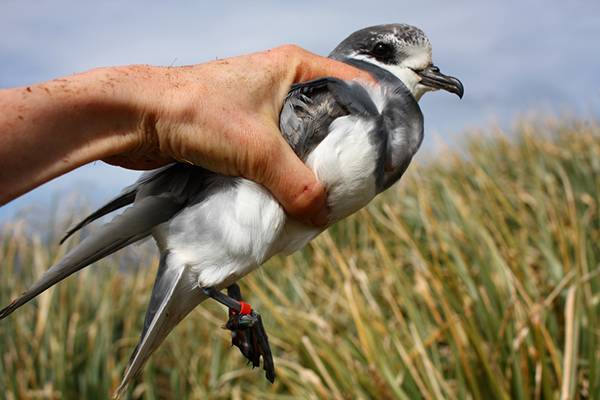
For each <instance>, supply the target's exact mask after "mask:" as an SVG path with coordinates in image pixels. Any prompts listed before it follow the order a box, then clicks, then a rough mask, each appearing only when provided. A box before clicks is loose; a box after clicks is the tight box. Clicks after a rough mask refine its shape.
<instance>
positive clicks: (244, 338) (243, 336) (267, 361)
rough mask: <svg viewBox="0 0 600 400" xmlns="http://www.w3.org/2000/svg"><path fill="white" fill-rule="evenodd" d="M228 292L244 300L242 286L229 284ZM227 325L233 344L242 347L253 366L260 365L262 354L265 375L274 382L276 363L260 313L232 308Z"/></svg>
mask: <svg viewBox="0 0 600 400" xmlns="http://www.w3.org/2000/svg"><path fill="white" fill-rule="evenodd" d="M227 294H228V295H229V296H230V297H231V298H233V299H235V300H237V301H240V302H241V301H242V296H241V292H240V288H239V286H237V285H231V286H229V287H228V288H227ZM225 327H226V328H227V329H229V330H230V331H231V344H232V345H234V346H236V347H237V348H238V349H240V352H241V353H242V355H243V356H244V357H246V358H247V359H248V360H249V361H250V362H251V363H252V367H253V368H254V367H258V366H259V365H260V357H261V356H262V359H263V369H264V370H265V375H266V377H267V379H268V380H269V382H271V383H273V382H274V381H275V365H274V363H273V355H272V353H271V347H270V346H269V338H268V336H267V332H266V331H265V327H264V325H263V323H262V318H261V316H260V314H258V313H257V312H255V311H253V310H252V311H251V312H250V313H249V314H240V313H238V312H237V311H236V310H233V309H231V308H230V309H229V320H228V321H227V323H226V324H225Z"/></svg>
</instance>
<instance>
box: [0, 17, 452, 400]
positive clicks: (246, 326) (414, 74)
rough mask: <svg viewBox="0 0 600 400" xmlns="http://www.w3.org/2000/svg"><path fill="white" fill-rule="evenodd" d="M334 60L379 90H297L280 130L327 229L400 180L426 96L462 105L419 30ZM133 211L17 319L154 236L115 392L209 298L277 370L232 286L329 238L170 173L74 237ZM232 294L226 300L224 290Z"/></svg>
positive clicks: (235, 185)
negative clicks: (313, 189) (138, 315)
mask: <svg viewBox="0 0 600 400" xmlns="http://www.w3.org/2000/svg"><path fill="white" fill-rule="evenodd" d="M329 57H331V58H333V59H336V60H339V61H342V62H345V63H348V64H351V65H353V66H355V67H358V68H361V69H363V70H366V71H368V72H369V73H370V74H371V75H372V76H373V78H374V80H375V83H373V82H363V81H358V80H354V81H343V80H340V79H336V78H331V77H329V78H323V79H317V80H314V81H310V82H305V83H300V84H297V85H294V86H293V87H292V88H291V91H290V92H289V95H288V96H287V98H286V100H285V103H284V105H283V109H282V111H281V114H280V128H281V132H282V134H283V135H284V137H285V139H286V140H287V141H288V143H289V144H290V146H291V147H292V148H293V149H294V151H295V152H296V154H297V155H298V156H299V157H300V158H301V159H302V160H303V161H304V162H305V163H306V164H307V165H308V166H309V167H310V168H312V170H313V171H314V173H315V175H316V176H317V178H318V179H319V181H320V182H321V183H322V184H324V186H325V187H326V189H327V193H328V197H327V204H328V207H329V209H330V216H329V218H330V219H329V225H331V224H334V223H335V222H337V221H339V220H341V219H343V218H345V217H347V216H348V215H350V214H352V213H354V212H356V211H357V210H359V209H360V208H362V207H364V206H365V205H367V203H369V202H370V201H371V200H372V199H373V198H374V197H375V196H376V195H377V194H378V193H381V192H382V191H384V190H385V189H387V188H389V187H390V186H391V185H392V184H393V183H395V182H396V181H398V180H399V179H400V177H401V176H402V174H403V173H404V171H405V170H406V168H407V167H408V165H409V163H410V161H411V160H412V158H413V156H414V154H415V153H416V151H417V150H418V149H419V146H420V145H421V142H422V140H423V115H422V113H421V110H420V108H419V105H418V101H419V99H420V98H421V96H422V95H423V94H424V93H426V92H428V91H432V90H437V89H443V90H446V91H448V92H451V93H455V94H457V95H458V96H459V97H462V95H463V86H462V84H461V82H460V81H459V80H458V79H456V78H453V77H450V76H446V75H444V74H442V73H441V72H440V70H439V68H438V67H436V66H435V65H434V64H433V63H432V58H431V44H430V42H429V39H428V38H427V36H426V35H425V34H424V33H423V31H421V30H420V29H418V28H416V27H413V26H410V25H405V24H388V25H378V26H373V27H369V28H365V29H362V30H359V31H357V32H354V33H353V34H351V35H350V36H349V37H348V38H346V39H345V40H344V41H343V42H341V43H340V44H339V45H338V46H337V47H336V48H335V49H334V50H333V52H332V53H331V54H330V55H329ZM125 206H130V207H129V208H127V209H126V210H125V211H124V212H123V213H122V214H120V215H118V216H116V217H115V218H114V219H113V220H112V221H111V222H109V223H107V224H105V225H104V226H102V227H100V228H99V229H98V230H97V231H94V232H93V233H92V234H90V235H89V236H88V237H86V238H85V239H84V240H83V241H82V242H81V243H79V244H78V245H77V246H76V247H75V248H74V249H73V250H71V251H70V252H69V253H68V254H67V255H65V257H64V258H63V259H61V260H60V261H59V262H58V263H57V264H55V265H53V266H52V267H51V268H50V269H49V270H48V271H46V272H45V273H44V274H43V276H42V277H41V278H40V279H39V280H38V281H37V282H36V283H35V284H34V285H33V286H32V287H31V288H29V289H28V290H27V291H26V292H24V293H23V294H22V295H21V296H20V297H18V298H17V299H16V300H14V301H13V302H12V303H11V304H10V305H8V306H7V307H6V308H4V309H3V310H1V311H0V319H1V318H5V317H6V316H8V315H9V314H11V313H12V312H13V311H14V310H16V309H17V308H18V307H20V306H22V305H23V304H25V303H26V302H28V301H29V300H31V299H32V298H34V297H35V296H37V295H38V294H40V293H42V292H43V291H44V290H46V289H48V288H49V287H51V286H52V285H54V284H56V283H57V282H59V281H61V280H63V279H64V278H66V277H68V276H69V275H71V274H72V273H74V272H76V271H78V270H80V269H82V268H84V267H86V266H88V265H90V264H91V263H93V262H95V261H98V260H99V259H101V258H103V257H106V256H108V255H109V254H112V253H114V252H115V251H117V250H119V249H122V248H123V247H125V246H127V245H129V244H132V243H134V242H137V241H139V240H141V239H144V238H146V237H148V236H152V237H153V238H154V239H155V241H156V244H157V246H158V248H159V250H160V255H161V257H160V264H159V268H158V274H157V277H156V281H155V283H154V288H153V290H152V296H151V299H150V304H149V306H148V310H147V312H146V317H145V321H144V327H143V330H142V334H141V338H140V341H139V343H138V345H137V346H136V348H135V350H134V352H133V354H132V356H131V359H130V361H129V364H128V367H127V369H126V371H125V375H124V377H123V380H122V383H121V385H120V386H119V388H118V389H117V394H119V393H120V392H121V391H122V390H123V389H124V388H125V387H126V385H127V384H128V382H129V381H130V380H131V379H132V378H133V377H134V376H135V375H136V374H137V373H139V371H140V370H141V368H142V367H143V365H144V363H145V362H146V360H147V359H148V357H150V355H151V354H152V353H153V352H154V351H155V350H156V349H157V348H158V347H159V345H160V344H161V343H162V341H163V340H164V339H165V337H166V336H167V335H168V334H169V332H171V330H172V329H173V328H174V327H175V326H176V325H177V324H178V323H179V322H180V321H181V320H182V319H183V318H184V317H185V316H186V315H187V314H188V313H189V312H190V311H192V310H193V309H194V308H195V307H196V306H197V305H198V304H200V303H201V302H202V301H204V300H206V299H207V298H209V297H210V298H213V299H215V300H217V301H219V302H220V303H222V304H224V305H226V306H227V307H228V308H229V321H228V322H227V324H226V327H227V328H228V329H230V330H231V331H232V342H233V344H235V345H236V346H238V347H239V349H240V351H241V352H242V354H243V355H244V356H245V357H247V358H248V359H249V360H250V361H251V362H252V364H253V366H258V365H259V362H260V358H261V357H262V359H263V368H264V369H265V371H266V377H267V379H268V380H269V381H271V382H273V381H274V379H275V369H274V364H273V359H272V355H271V350H270V347H269V344H268V338H267V335H266V332H265V331H264V328H263V325H262V321H261V317H260V315H259V314H258V313H257V312H256V311H255V310H253V309H252V307H250V306H249V305H248V304H247V303H244V302H243V301H242V297H241V293H240V291H239V287H238V286H237V285H236V282H237V281H238V280H239V279H241V278H242V277H244V276H245V275H246V274H248V273H249V272H251V271H253V270H255V269H256V268H258V267H259V266H260V265H262V264H263V263H264V262H265V261H267V260H268V259H269V258H271V257H273V256H274V255H276V254H290V253H292V252H294V251H296V250H298V249H300V248H302V247H303V246H304V245H306V244H307V243H308V242H309V241H310V240H312V239H313V238H314V237H315V236H317V235H318V234H319V233H321V232H322V231H323V230H324V229H325V228H315V227H312V226H307V225H304V224H302V223H300V222H298V221H296V220H294V219H292V218H290V217H288V216H287V215H286V213H285V211H284V210H283V208H282V207H281V205H280V204H279V203H278V202H277V201H276V200H275V198H274V197H273V196H272V195H271V194H270V193H269V191H268V190H266V189H265V188H264V187H262V186H261V185H259V184H257V183H254V182H252V181H250V180H247V179H244V178H239V177H229V176H223V175H220V174H217V173H214V172H211V171H208V170H206V169H204V168H201V167H197V166H192V165H188V164H181V163H175V164H171V165H168V166H166V167H163V168H160V169H158V170H154V171H151V172H147V173H145V174H143V175H142V176H141V178H140V179H139V180H138V181H137V182H136V183H135V184H133V185H132V186H129V187H127V188H125V189H124V190H123V191H122V192H121V194H120V195H119V196H118V197H116V198H115V199H113V200H112V201H110V202H109V203H107V204H106V205H104V206H103V207H101V208H100V209H98V210H97V211H95V212H94V213H92V214H91V215H90V216H88V217H87V218H86V219H84V220H83V221H82V222H81V223H79V224H77V225H76V226H75V227H74V228H72V229H71V230H69V231H68V232H67V234H66V236H65V238H63V240H62V241H61V243H62V242H63V241H64V240H65V239H66V238H68V237H69V236H70V235H72V234H73V233H74V232H75V231H77V230H79V229H80V228H82V227H84V226H86V225H87V224H89V223H90V222H92V221H94V220H96V219H98V218H100V217H102V216H104V215H106V214H108V213H111V212H113V211H115V210H117V209H119V208H122V207H125ZM223 289H227V294H224V293H223V292H221V290H223Z"/></svg>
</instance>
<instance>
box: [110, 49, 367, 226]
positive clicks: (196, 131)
mask: <svg viewBox="0 0 600 400" xmlns="http://www.w3.org/2000/svg"><path fill="white" fill-rule="evenodd" d="M129 68H131V69H133V71H130V73H134V74H135V73H137V74H142V75H144V74H148V77H149V78H150V82H152V84H150V85H148V86H147V90H148V94H147V95H146V96H147V97H148V98H154V99H155V100H156V102H152V103H151V105H150V107H148V108H146V109H144V110H143V112H142V114H141V121H142V123H141V124H140V125H139V129H138V130H137V132H135V133H136V134H137V135H138V136H137V143H136V144H135V145H134V146H133V147H131V149H129V150H127V151H124V152H121V153H120V154H117V155H113V156H111V157H108V158H106V159H105V161H107V162H109V163H112V164H116V165H120V166H124V167H127V168H135V169H149V168H155V167H158V166H160V165H163V164H166V163H169V162H172V161H173V160H177V161H180V162H190V163H192V164H195V165H200V166H203V167H205V168H207V169H209V170H212V171H215V172H219V173H222V174H226V175H232V176H243V177H245V178H248V179H251V180H254V181H256V182H258V183H261V184H262V185H264V186H265V187H267V188H268V189H269V190H270V191H271V193H272V194H273V195H274V196H275V197H276V198H277V199H278V200H279V202H280V203H281V204H282V205H283V207H284V208H285V209H286V211H287V212H288V213H289V214H291V215H293V216H295V217H297V218H299V219H302V220H305V221H306V220H308V221H310V222H311V223H313V224H315V225H324V224H326V222H327V210H326V193H325V189H324V187H323V186H322V185H321V184H320V183H319V182H318V181H317V180H316V178H315V176H314V174H313V173H312V171H311V170H310V169H309V168H308V167H306V166H305V165H304V164H303V163H302V162H301V161H300V160H299V159H298V158H297V157H296V155H295V154H294V152H293V151H292V149H291V148H290V147H289V145H288V144H287V142H286V141H285V140H284V139H283V137H282V135H281V133H280V132H279V113H280V111H281V108H282V104H283V101H284V99H285V96H286V94H287V93H288V91H289V89H290V87H291V86H292V84H293V83H296V82H302V81H307V80H312V79H315V78H317V77H322V76H337V77H340V78H343V79H354V78H363V79H370V77H369V76H368V75H367V74H366V73H365V72H363V71H360V70H358V69H355V68H353V67H350V66H348V65H346V64H343V63H340V62H337V61H333V60H330V59H327V58H323V57H319V56H316V55H314V54H312V53H309V52H307V51H305V50H302V49H300V48H299V47H296V46H290V45H288V46H282V47H278V48H276V49H273V50H267V51H264V52H260V53H254V54H250V55H245V56H240V57H233V58H229V59H224V60H219V61H214V62H210V63H206V64H199V65H193V66H185V67H177V68H155V67H129ZM143 93H144V91H142V94H143ZM157 93H160V95H159V96H157V95H156V94H157Z"/></svg>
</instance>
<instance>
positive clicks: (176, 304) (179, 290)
mask: <svg viewBox="0 0 600 400" xmlns="http://www.w3.org/2000/svg"><path fill="white" fill-rule="evenodd" d="M187 273H188V268H187V266H184V265H175V264H172V260H170V258H169V253H168V252H165V253H164V254H163V255H162V257H161V260H160V265H159V267H158V273H157V276H156V281H155V282H154V288H153V289H152V297H151V299H150V304H149V305H148V310H147V311H146V318H145V320H144V329H143V331H142V335H141V337H140V341H139V343H138V345H137V346H136V348H135V350H134V351H133V354H132V355H131V358H130V359H129V364H128V366H127V370H126V371H125V374H124V376H123V380H122V381H121V384H120V385H119V387H118V388H117V391H116V396H119V395H120V394H121V393H122V392H123V390H125V388H126V387H127V384H128V383H129V382H130V381H131V379H133V378H134V377H135V376H136V375H137V374H138V373H139V372H140V371H141V369H142V367H143V366H144V364H145V363H146V361H147V360H148V358H149V357H150V355H152V353H153V352H154V351H155V350H156V349H157V348H158V347H159V346H160V344H161V343H162V342H163V340H164V339H165V338H166V337H167V335H168V334H169V333H170V332H171V330H173V328H174V327H175V326H176V325H177V324H178V323H179V322H180V321H181V320H182V319H183V318H184V317H185V316H186V315H188V314H189V313H190V312H191V311H192V310H193V309H194V308H195V307H196V306H197V305H198V304H200V302H202V301H203V300H204V299H206V296H205V295H204V294H203V293H202V292H201V291H200V289H199V288H198V286H197V285H195V284H194V283H193V281H194V280H193V279H191V278H190V277H189V276H188V275H187Z"/></svg>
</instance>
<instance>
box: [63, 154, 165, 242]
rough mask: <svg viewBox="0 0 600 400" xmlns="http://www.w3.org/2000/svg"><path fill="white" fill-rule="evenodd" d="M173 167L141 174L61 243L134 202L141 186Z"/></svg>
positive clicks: (66, 235) (69, 233) (75, 228)
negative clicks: (99, 219)
mask: <svg viewBox="0 0 600 400" xmlns="http://www.w3.org/2000/svg"><path fill="white" fill-rule="evenodd" d="M171 167H172V165H167V166H165V167H162V168H158V169H155V170H152V171H148V172H145V173H143V174H142V176H140V178H139V179H138V180H137V181H136V182H135V183H134V184H133V185H130V186H127V187H126V188H124V189H123V190H122V191H121V193H120V194H119V195H118V196H117V197H115V198H114V199H112V200H111V201H109V202H108V203H106V204H105V205H103V206H102V207H100V208H99V209H97V210H96V211H94V212H93V213H91V214H90V215H88V216H87V217H86V218H85V219H84V220H83V221H81V222H79V223H78V224H77V225H75V226H74V227H72V228H71V229H69V230H68V231H67V233H66V234H65V236H63V238H62V239H61V240H60V244H63V243H64V242H65V240H67V239H68V238H69V237H70V236H71V235H72V234H74V233H75V232H77V231H78V230H80V229H81V228H83V227H84V226H86V225H88V224H89V223H90V222H93V221H95V220H97V219H98V218H101V217H103V216H105V215H106V214H110V213H111V212H113V211H115V210H118V209H119V208H123V207H125V206H128V205H130V204H132V203H133V202H134V201H135V198H136V195H137V193H138V190H139V189H140V187H142V186H143V185H145V184H147V183H149V182H151V181H152V180H154V179H155V178H157V177H159V176H160V175H161V174H163V173H164V172H165V171H167V170H168V169H169V168H171Z"/></svg>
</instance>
